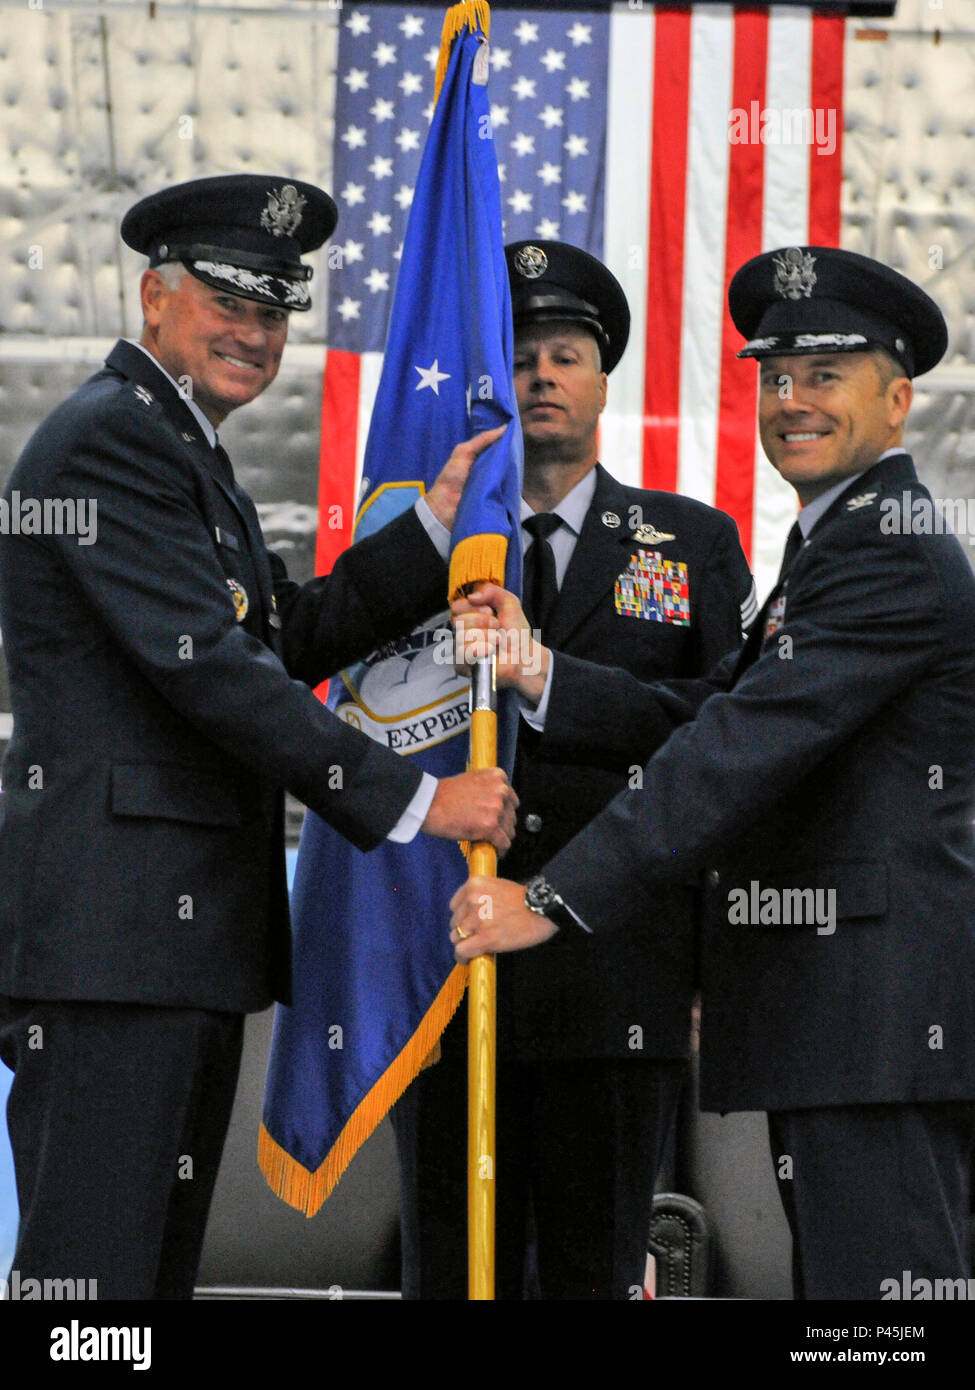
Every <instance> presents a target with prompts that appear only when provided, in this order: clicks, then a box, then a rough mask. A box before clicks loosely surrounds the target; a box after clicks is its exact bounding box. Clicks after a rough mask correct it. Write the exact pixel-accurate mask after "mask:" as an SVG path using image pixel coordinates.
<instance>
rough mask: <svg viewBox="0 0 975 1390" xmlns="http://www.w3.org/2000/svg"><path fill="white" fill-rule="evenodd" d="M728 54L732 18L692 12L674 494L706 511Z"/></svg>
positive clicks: (716, 378) (714, 436) (713, 464)
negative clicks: (696, 502)
mask: <svg viewBox="0 0 975 1390" xmlns="http://www.w3.org/2000/svg"><path fill="white" fill-rule="evenodd" d="M733 52H734V19H733V17H732V16H730V15H728V14H718V13H712V12H707V11H701V10H697V9H695V11H694V14H693V17H692V20H691V71H690V129H689V132H688V144H687V164H688V177H687V208H686V216H685V233H684V236H685V242H684V245H685V251H684V285H683V306H684V313H683V330H682V341H683V350H682V354H681V374H680V418H681V427H680V447H679V463H678V474H677V490H678V492H682V493H684V494H686V495H687V496H688V497H696V498H698V499H699V500H700V501H702V502H708V503H710V504H711V505H713V504H714V484H715V475H716V471H717V443H718V387H719V383H720V379H721V324H722V315H723V306H724V260H725V210H726V204H727V196H728V152H729V143H728V112H729V109H730V107H731V78H732V58H733Z"/></svg>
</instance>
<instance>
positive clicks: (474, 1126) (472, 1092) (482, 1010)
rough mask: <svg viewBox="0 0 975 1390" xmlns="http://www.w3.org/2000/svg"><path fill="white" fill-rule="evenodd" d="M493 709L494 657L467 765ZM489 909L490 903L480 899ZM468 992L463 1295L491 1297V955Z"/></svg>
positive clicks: (481, 756)
mask: <svg viewBox="0 0 975 1390" xmlns="http://www.w3.org/2000/svg"><path fill="white" fill-rule="evenodd" d="M497 764H498V714H497V690H496V686H495V658H494V657H493V656H489V657H484V658H482V659H481V660H480V661H477V662H476V663H475V664H474V667H473V669H472V672H471V767H472V768H475V769H476V768H481V767H497ZM497 866H498V856H497V852H496V851H495V848H494V846H493V845H491V844H489V843H487V842H486V841H479V842H478V843H476V844H473V845H471V849H470V871H471V875H472V876H474V875H479V876H481V875H483V876H485V877H488V878H493V877H494V875H495V873H496V872H497ZM483 910H484V911H485V912H490V910H491V904H490V902H486V903H484V904H483ZM468 968H469V971H470V976H469V980H468V993H467V1271H468V1298H469V1299H471V1300H482V1301H483V1300H490V1299H493V1298H494V1193H495V1185H494V1160H495V1154H494V1101H495V1053H496V1045H495V1037H496V1029H495V1024H496V1016H497V1005H496V976H497V966H496V963H495V959H494V956H476V957H475V958H474V960H472V961H471V963H470V966H469V967H468Z"/></svg>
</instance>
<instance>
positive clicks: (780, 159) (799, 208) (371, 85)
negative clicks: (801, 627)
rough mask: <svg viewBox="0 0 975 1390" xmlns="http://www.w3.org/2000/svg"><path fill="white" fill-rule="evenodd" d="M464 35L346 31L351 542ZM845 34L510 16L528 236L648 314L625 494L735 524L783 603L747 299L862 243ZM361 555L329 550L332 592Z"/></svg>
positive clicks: (410, 22) (616, 458)
mask: <svg viewBox="0 0 975 1390" xmlns="http://www.w3.org/2000/svg"><path fill="white" fill-rule="evenodd" d="M443 14H444V9H443V8H442V7H437V8H429V7H420V6H412V7H409V8H406V7H403V8H401V7H398V6H390V5H367V4H363V5H359V6H357V7H355V8H351V9H347V10H343V11H342V12H341V18H340V20H339V23H340V26H341V27H340V39H339V51H338V75H337V82H336V99H335V113H334V115H335V137H334V164H333V169H334V185H335V196H336V200H337V202H338V204H339V209H340V223H339V233H338V239H337V241H336V242H335V244H334V245H333V247H332V248H331V252H330V256H329V309H328V345H329V351H328V354H327V358H326V367H325V378H324V391H323V406H322V461H321V470H320V484H319V501H320V516H322V517H334V516H335V515H336V513H335V511H334V510H330V508H332V509H334V507H335V504H336V503H338V504H340V505H341V507H342V513H341V514H342V515H344V516H345V518H346V519H347V521H348V522H349V525H350V526H351V519H352V517H353V515H354V511H355V501H356V498H357V496H358V488H359V481H360V474H361V466H362V452H363V449H364V446H365V439H366V433H367V429H368V422H369V417H370V413H371V409H372V402H373V399H374V396H375V390H376V386H377V384H378V380H379V371H380V365H381V354H382V347H383V342H384V339H385V333H386V325H387V323H388V318H389V309H390V304H391V299H392V291H393V288H394V286H395V282H396V271H397V266H398V259H397V257H398V252H399V248H400V246H401V244H402V239H403V233H404V230H405V226H406V220H407V217H408V213H409V206H410V201H411V198H412V190H413V184H414V180H415V177H416V173H417V170H418V168H419V163H420V155H421V152H422V148H423V142H424V140H425V138H426V132H427V128H428V123H429V119H430V115H431V112H432V100H433V69H434V66H435V64H436V56H437V51H438V46H439V39H440V25H441V23H442V19H443ZM843 36H844V21H843V19H842V18H839V17H835V16H820V15H813V14H812V13H811V11H807V10H805V9H801V8H799V9H795V8H793V9H783V8H772V9H771V10H769V11H767V12H760V11H757V10H755V9H748V10H744V9H743V10H741V11H735V10H733V9H730V8H729V9H727V10H719V9H717V8H716V7H712V6H705V7H701V8H698V9H691V10H667V9H666V8H664V7H659V8H657V7H653V6H651V5H649V4H647V5H645V6H643V5H641V6H633V7H632V8H629V9H627V10H623V8H622V7H617V9H615V10H613V11H612V12H611V13H606V12H605V11H604V12H601V13H595V12H586V11H579V10H571V11H562V10H555V9H544V10H539V9H532V10H527V9H526V10H521V11H518V10H514V11H512V10H495V11H494V12H493V14H492V17H491V55H490V64H491V73H490V85H489V91H490V98H491V112H492V126H493V133H494V138H495V141H496V144H497V152H498V161H499V165H500V173H501V179H502V189H501V193H502V205H503V210H504V214H505V228H504V231H505V238H506V240H508V241H514V240H520V239H522V238H530V237H539V238H554V237H557V238H560V239H562V240H565V241H569V242H572V243H573V244H574V245H577V246H582V247H584V248H585V249H586V250H587V251H590V252H591V253H592V254H593V255H596V256H598V257H600V259H602V260H604V261H605V262H606V263H607V265H608V266H609V268H610V269H611V270H612V271H613V273H614V274H615V275H616V276H617V278H618V279H619V280H620V282H621V283H622V285H623V287H624V289H625V290H626V293H627V297H628V299H629V302H630V309H631V313H632V317H633V326H632V330H631V337H630V344H629V347H628V348H627V351H626V353H625V355H624V357H623V360H622V362H621V363H620V365H619V366H618V367H617V368H616V370H615V371H614V373H613V375H612V377H611V378H610V383H609V402H608V406H607V410H606V412H605V414H604V416H603V422H602V428H601V438H600V458H601V460H602V462H603V463H604V464H605V466H606V467H607V468H608V469H609V470H610V472H611V473H613V474H615V475H616V476H617V477H618V478H620V480H621V481H623V482H628V483H634V484H637V485H642V486H645V487H653V488H662V489H666V490H676V491H679V492H682V493H685V494H686V495H688V496H691V497H696V498H699V499H700V500H702V501H705V502H710V503H712V504H713V505H715V506H718V507H721V508H722V509H723V510H725V511H727V512H730V513H731V515H732V516H733V517H734V518H735V520H736V521H737V523H738V528H739V531H740V533H741V537H742V543H743V545H744V547H745V550H746V553H747V554H748V555H749V557H750V560H751V563H752V567H753V569H754V571H755V574H756V579H757V582H758V589H759V592H760V593H761V592H763V590H765V589H767V588H768V587H770V585H771V583H772V582H773V580H774V577H775V574H776V572H777V570H778V563H779V559H780V557H781V550H782V544H783V540H784V537H785V535H786V533H787V531H788V529H789V526H790V525H791V523H792V521H793V519H794V517H795V498H794V495H793V492H792V489H791V488H789V487H787V486H786V485H785V484H784V483H782V482H781V480H779V479H778V477H777V475H776V474H775V473H774V472H773V470H772V468H771V466H770V465H769V464H768V463H767V462H766V461H765V458H764V456H763V454H762V451H761V448H760V446H759V444H758V439H757V434H756V428H755V405H756V374H755V367H754V364H753V363H751V362H739V361H737V360H736V359H735V355H734V354H735V351H736V350H737V348H738V347H739V346H740V345H741V344H740V339H739V337H738V334H737V333H736V332H735V330H734V327H733V325H732V324H731V320H730V318H729V317H728V313H727V307H726V291H727V285H728V281H729V280H730V278H731V275H732V274H733V272H734V270H735V269H736V268H737V266H738V265H740V264H741V263H742V262H743V261H745V260H747V259H748V258H749V257H750V256H753V255H756V254H758V253H759V252H760V251H763V250H767V249H769V248H772V247H776V246H783V245H791V244H805V243H810V244H824V245H837V244H838V242H839V231H840V183H841V141H842V129H843V112H842V97H843ZM348 538H349V534H348V530H346V531H344V532H343V531H341V530H334V529H331V528H330V527H325V526H323V527H321V528H320V532H319V541H318V551H317V557H316V559H317V567H318V569H319V571H320V572H321V571H325V570H328V569H329V568H330V567H331V564H332V562H333V560H334V557H335V555H336V553H337V552H338V551H339V550H341V549H342V548H343V546H344V545H345V544H347V543H348Z"/></svg>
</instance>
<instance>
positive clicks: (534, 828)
mask: <svg viewBox="0 0 975 1390" xmlns="http://www.w3.org/2000/svg"><path fill="white" fill-rule="evenodd" d="M541 828H542V818H541V816H538V815H536V814H535V812H534V811H530V812H529V813H528V815H527V816H526V817H525V829H526V830H530V831H531V833H532V834H533V835H537V834H538V832H539V831H540V830H541Z"/></svg>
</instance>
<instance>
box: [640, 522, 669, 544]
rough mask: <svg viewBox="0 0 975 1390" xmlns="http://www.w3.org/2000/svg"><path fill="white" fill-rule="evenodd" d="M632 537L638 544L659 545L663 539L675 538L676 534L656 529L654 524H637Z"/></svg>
mask: <svg viewBox="0 0 975 1390" xmlns="http://www.w3.org/2000/svg"><path fill="white" fill-rule="evenodd" d="M632 539H633V540H635V541H636V542H637V543H638V544H639V545H661V544H662V543H663V542H664V541H672V540H676V536H674V535H673V534H672V533H671V532H670V531H658V530H657V528H656V526H638V527H637V529H636V530H635V531H634V532H633V537H632Z"/></svg>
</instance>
